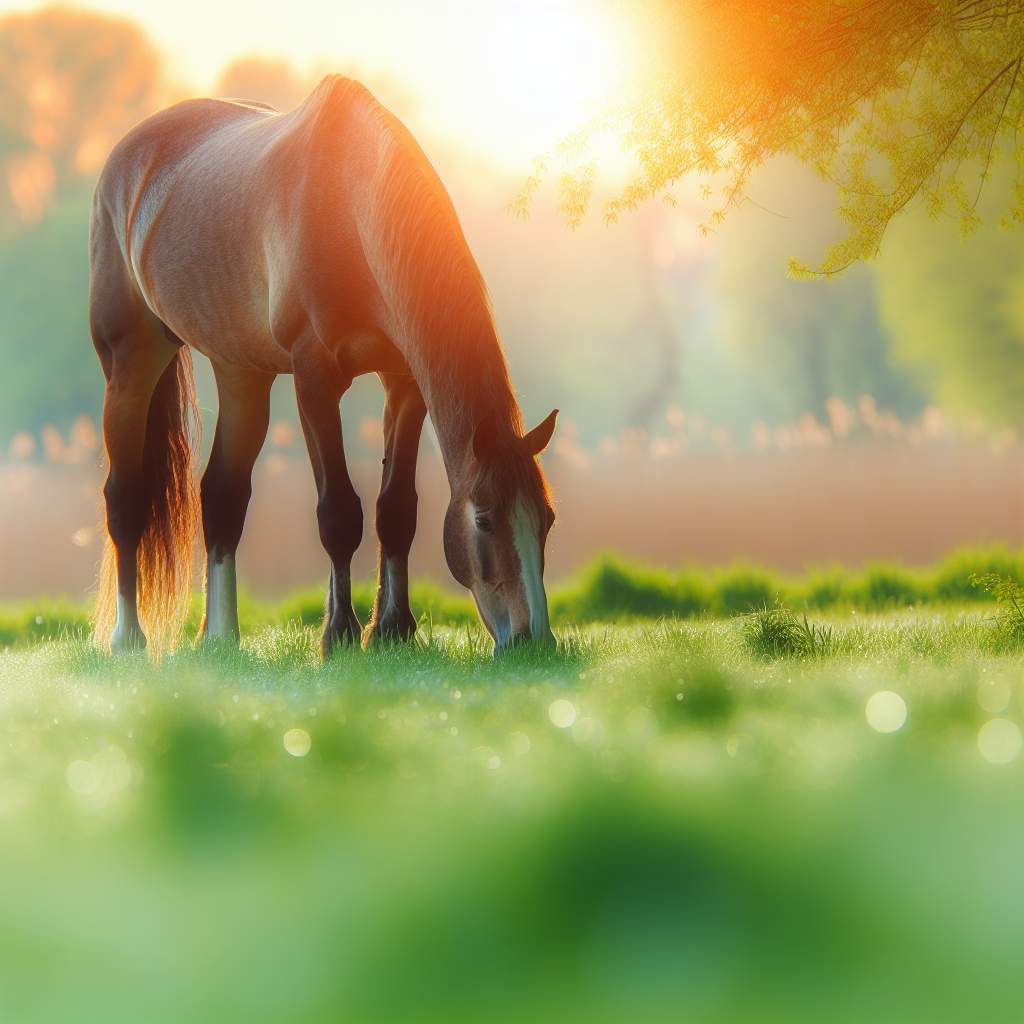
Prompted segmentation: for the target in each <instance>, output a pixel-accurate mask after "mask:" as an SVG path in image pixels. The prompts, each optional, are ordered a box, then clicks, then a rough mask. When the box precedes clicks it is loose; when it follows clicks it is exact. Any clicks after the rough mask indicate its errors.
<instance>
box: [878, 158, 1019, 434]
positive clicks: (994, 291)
mask: <svg viewBox="0 0 1024 1024" xmlns="http://www.w3.org/2000/svg"><path fill="white" fill-rule="evenodd" d="M1007 163H1008V161H1005V160H1004V161H1003V162H1002V164H1001V165H999V166H996V165H995V164H994V173H993V182H992V187H991V191H990V192H989V193H988V194H987V196H986V197H985V198H986V201H985V202H984V203H983V207H984V209H983V210H982V213H983V214H985V213H988V212H990V211H994V210H996V209H998V207H997V200H999V199H1003V198H1005V197H1008V196H1011V195H1012V183H1011V181H1010V173H1009V168H1008V167H1007V166H1006V164H1007ZM875 288H876V292H877V296H878V311H879V314H880V318H881V321H882V324H883V325H884V327H885V330H886V333H887V334H888V336H889V338H890V339H891V341H890V349H891V353H892V357H893V360H894V362H895V363H897V364H898V365H901V366H904V367H906V368H907V369H909V370H911V371H912V372H913V373H914V374H915V376H916V377H917V378H918V380H920V381H921V383H922V385H923V386H924V387H925V388H926V389H927V391H928V392H929V393H930V394H932V395H934V397H935V400H936V402H937V403H938V404H940V405H941V406H942V408H943V409H944V410H946V411H948V412H949V413H951V414H953V415H956V416H958V417H959V418H960V419H961V420H966V421H968V422H974V423H977V422H978V421H981V422H983V423H984V424H986V425H988V426H990V427H1004V426H1010V427H1019V426H1020V425H1021V423H1022V421H1024V411H1022V408H1021V402H1020V395H1021V393H1022V389H1024V250H1022V247H1021V239H1020V236H1019V235H1018V234H1017V232H1016V231H1006V230H1004V229H1002V228H1000V227H999V226H998V225H997V224H995V223H993V218H991V217H987V218H986V220H985V222H984V223H982V224H981V225H980V226H979V228H978V229H977V232H976V235H975V238H974V239H973V240H972V244H971V246H970V248H969V249H965V247H964V246H962V245H958V244H957V242H956V240H955V239H953V238H951V237H950V230H949V224H948V223H947V222H945V221H943V220H937V219H935V218H929V217H927V216H925V215H923V213H920V212H918V213H916V214H915V215H913V216H910V217H905V218H902V220H901V223H899V224H898V225H894V226H893V229H892V230H891V232H890V233H889V235H888V236H887V239H886V246H885V250H884V251H883V253H882V256H881V258H880V260H879V263H878V272H877V273H876V274H875Z"/></svg>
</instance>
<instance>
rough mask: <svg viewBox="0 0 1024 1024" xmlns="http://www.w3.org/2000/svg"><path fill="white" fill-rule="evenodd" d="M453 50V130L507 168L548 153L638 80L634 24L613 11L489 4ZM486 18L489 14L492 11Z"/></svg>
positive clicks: (569, 0) (570, 4)
mask: <svg viewBox="0 0 1024 1024" xmlns="http://www.w3.org/2000/svg"><path fill="white" fill-rule="evenodd" d="M478 10H479V11H480V12H481V13H480V14H479V15H478V16H477V17H474V18H471V19H467V22H466V23H465V24H464V25H463V26H462V30H461V33H460V36H461V38H460V39H459V40H458V42H455V41H454V40H452V41H450V42H449V43H448V49H449V50H450V51H451V55H452V60H451V62H450V65H449V68H448V70H447V71H446V72H445V76H446V78H447V79H448V81H447V82H446V83H445V84H446V85H447V86H448V88H447V89H446V92H448V93H449V95H450V96H451V97H452V100H451V104H452V105H451V107H450V108H449V110H448V123H447V128H448V130H449V131H452V132H453V133H455V134H458V135H460V136H461V137H462V140H463V141H464V142H466V143H467V144H470V145H472V146H474V147H475V148H478V149H481V150H483V151H485V152H486V153H487V154H488V155H489V156H490V157H491V158H493V159H494V160H496V161H498V162H500V163H503V164H514V165H516V166H520V167H521V166H523V165H524V163H525V162H528V161H530V160H531V159H533V158H534V157H536V156H537V155H539V154H542V153H545V152H549V151H550V150H551V149H552V148H553V147H555V146H556V145H557V144H558V143H559V142H560V141H561V140H562V139H564V138H565V137H566V136H568V135H570V134H572V133H573V132H574V131H576V130H577V129H579V128H581V127H582V126H583V125H585V124H586V123H587V121H588V120H589V119H591V118H592V117H593V116H594V115H595V114H596V113H597V112H598V111H599V110H600V109H601V108H602V107H603V106H604V105H605V104H607V103H608V102H613V101H614V100H615V99H616V97H617V95H618V94H619V93H620V92H621V90H622V89H623V88H624V87H625V83H626V81H627V80H628V77H629V70H630V64H631V61H632V56H633V55H632V53H631V46H630V42H631V40H630V33H629V31H628V24H627V23H626V21H625V19H623V18H620V17H618V16H616V13H615V10H614V9H613V8H611V7H610V6H609V5H607V4H599V3H596V2H587V0H566V2H562V3H521V4H518V5H517V4H507V3H505V4H493V5H489V4H481V5H480V8H478ZM484 10H485V11H486V14H484V13H483V11H484Z"/></svg>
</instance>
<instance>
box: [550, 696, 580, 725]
mask: <svg viewBox="0 0 1024 1024" xmlns="http://www.w3.org/2000/svg"><path fill="white" fill-rule="evenodd" d="M548 718H550V719H551V721H552V722H553V723H554V724H555V725H557V726H558V728H559V729H568V728H569V727H570V726H571V725H572V724H573V722H575V721H576V707H575V705H574V704H573V702H572V701H571V700H565V699H564V698H559V699H558V700H554V701H552V702H551V707H549V708H548Z"/></svg>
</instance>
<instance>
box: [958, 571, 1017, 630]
mask: <svg viewBox="0 0 1024 1024" xmlns="http://www.w3.org/2000/svg"><path fill="white" fill-rule="evenodd" d="M971 582H972V583H973V584H974V585H975V586H976V587H980V588H981V589H982V590H984V591H985V592H986V593H988V594H991V595H992V596H993V597H994V598H995V600H996V604H997V605H998V612H997V613H996V616H995V619H994V622H995V635H996V638H997V641H998V642H1001V643H1002V644H1005V645H1007V646H1010V647H1020V646H1021V645H1024V585H1022V584H1021V582H1020V580H1019V579H1016V578H1014V577H1012V576H1003V575H1002V574H1000V573H995V572H992V573H984V574H981V575H974V576H972V577H971Z"/></svg>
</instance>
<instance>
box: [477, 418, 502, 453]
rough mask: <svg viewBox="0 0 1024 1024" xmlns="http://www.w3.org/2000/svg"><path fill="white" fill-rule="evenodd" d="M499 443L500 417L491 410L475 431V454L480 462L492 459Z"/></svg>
mask: <svg viewBox="0 0 1024 1024" xmlns="http://www.w3.org/2000/svg"><path fill="white" fill-rule="evenodd" d="M497 445H498V417H497V416H495V415H494V413H493V412H489V413H488V414H487V415H486V416H485V417H484V418H483V419H482V420H481V421H480V422H479V423H478V424H477V425H476V430H475V431H474V432H473V454H474V455H475V456H476V457H477V460H478V461H479V462H488V461H490V458H491V456H492V455H493V454H494V449H495V448H496V447H497Z"/></svg>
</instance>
